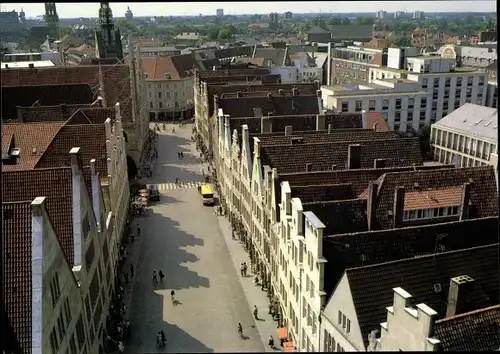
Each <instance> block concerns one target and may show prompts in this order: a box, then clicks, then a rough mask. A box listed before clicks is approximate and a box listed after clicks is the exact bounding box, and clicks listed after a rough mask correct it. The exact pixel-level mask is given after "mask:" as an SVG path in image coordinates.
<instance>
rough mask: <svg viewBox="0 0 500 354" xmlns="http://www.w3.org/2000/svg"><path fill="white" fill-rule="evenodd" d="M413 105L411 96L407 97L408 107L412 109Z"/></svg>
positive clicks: (413, 101)
mask: <svg viewBox="0 0 500 354" xmlns="http://www.w3.org/2000/svg"><path fill="white" fill-rule="evenodd" d="M414 106H415V99H414V98H413V97H409V98H408V109H413V107H414Z"/></svg>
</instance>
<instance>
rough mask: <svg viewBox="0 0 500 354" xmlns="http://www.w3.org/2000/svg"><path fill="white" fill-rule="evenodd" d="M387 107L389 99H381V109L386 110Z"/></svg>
mask: <svg viewBox="0 0 500 354" xmlns="http://www.w3.org/2000/svg"><path fill="white" fill-rule="evenodd" d="M388 109H389V100H383V101H382V110H383V111H387V110H388Z"/></svg>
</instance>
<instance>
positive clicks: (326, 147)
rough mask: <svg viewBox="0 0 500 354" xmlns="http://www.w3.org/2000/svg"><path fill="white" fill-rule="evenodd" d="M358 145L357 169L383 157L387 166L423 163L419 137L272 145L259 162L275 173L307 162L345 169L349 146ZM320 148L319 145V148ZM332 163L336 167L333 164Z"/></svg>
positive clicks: (319, 167)
mask: <svg viewBox="0 0 500 354" xmlns="http://www.w3.org/2000/svg"><path fill="white" fill-rule="evenodd" d="M352 144H360V145H361V161H360V168H370V167H373V165H374V160H375V159H386V166H387V167H397V166H400V167H403V166H409V165H412V164H415V165H417V166H418V165H422V156H421V155H420V143H419V141H418V138H405V139H402V138H398V139H387V140H384V143H381V141H380V140H354V141H340V142H328V143H310V144H295V145H293V144H292V145H273V146H264V147H262V148H261V161H262V165H268V166H270V167H271V168H276V169H277V170H278V173H292V172H302V171H305V170H306V165H307V164H310V165H311V169H312V170H313V171H326V170H331V169H332V168H333V167H334V168H336V169H339V170H340V169H346V166H347V160H348V149H349V145H352ZM319 147H321V148H319ZM334 165H335V166H334Z"/></svg>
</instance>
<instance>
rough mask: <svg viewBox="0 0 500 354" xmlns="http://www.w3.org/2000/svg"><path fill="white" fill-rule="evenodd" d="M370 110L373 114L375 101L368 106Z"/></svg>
mask: <svg viewBox="0 0 500 354" xmlns="http://www.w3.org/2000/svg"><path fill="white" fill-rule="evenodd" d="M368 110H369V111H370V112H373V111H374V110H375V100H370V103H369V105H368Z"/></svg>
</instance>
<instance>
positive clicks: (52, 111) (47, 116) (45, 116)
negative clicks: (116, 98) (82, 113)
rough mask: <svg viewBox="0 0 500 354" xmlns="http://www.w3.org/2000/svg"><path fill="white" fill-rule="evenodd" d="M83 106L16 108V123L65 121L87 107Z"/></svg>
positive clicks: (61, 105) (86, 104)
mask: <svg viewBox="0 0 500 354" xmlns="http://www.w3.org/2000/svg"><path fill="white" fill-rule="evenodd" d="M87 102H88V101H87ZM88 106H89V103H85V104H60V105H57V106H34V107H17V111H18V118H19V116H21V117H20V118H21V121H19V120H18V121H17V122H18V123H36V122H40V123H41V122H59V121H65V120H67V119H68V118H69V117H71V115H73V114H74V113H75V112H76V111H77V110H79V109H80V108H85V107H88Z"/></svg>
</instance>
